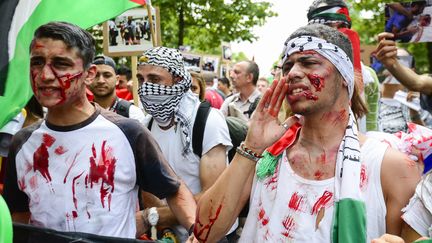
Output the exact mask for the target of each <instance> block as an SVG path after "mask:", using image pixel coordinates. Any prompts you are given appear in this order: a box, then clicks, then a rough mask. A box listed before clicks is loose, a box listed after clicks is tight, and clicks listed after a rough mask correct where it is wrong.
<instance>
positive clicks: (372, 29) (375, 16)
mask: <svg viewBox="0 0 432 243" xmlns="http://www.w3.org/2000/svg"><path fill="white" fill-rule="evenodd" d="M346 2H347V3H348V4H349V5H350V16H351V20H352V23H353V25H352V28H353V29H354V30H356V31H357V32H358V33H359V35H360V40H361V43H364V44H374V45H375V44H377V35H378V34H379V33H381V32H383V31H384V25H385V19H384V17H385V16H384V8H385V4H386V3H393V2H397V1H395V0H361V1H359V0H346ZM369 14H370V15H371V17H370V18H364V16H365V15H369ZM399 45H400V46H401V47H403V48H406V49H407V50H408V51H409V52H411V54H412V55H413V56H414V57H415V60H416V68H417V71H419V72H420V73H430V72H431V71H432V44H431V43H410V44H399Z"/></svg>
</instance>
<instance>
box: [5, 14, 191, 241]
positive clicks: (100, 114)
mask: <svg viewBox="0 0 432 243" xmlns="http://www.w3.org/2000/svg"><path fill="white" fill-rule="evenodd" d="M94 53H95V48H94V40H93V37H92V36H91V35H90V33H88V32H87V31H85V30H83V29H81V28H80V27H78V26H76V25H73V24H69V23H65V22H51V23H48V24H45V25H42V26H41V27H39V28H38V29H37V30H36V32H35V35H34V38H33V41H32V43H31V46H30V58H31V59H30V74H31V85H32V89H33V93H34V95H35V97H36V99H37V100H38V101H39V103H40V104H41V105H42V106H44V107H47V109H48V113H47V116H46V118H45V119H44V120H43V121H41V122H37V123H35V124H34V125H32V126H29V127H26V128H24V129H22V130H21V131H19V132H18V133H17V134H16V135H15V136H14V138H13V141H12V145H11V148H10V153H9V156H8V164H7V168H6V177H5V186H4V194H3V195H4V198H5V200H6V202H7V204H8V206H9V208H10V210H11V213H12V219H13V220H14V221H15V222H21V223H30V224H32V225H36V226H40V227H45V228H50V229H54V230H58V231H74V232H85V233H92V234H98V235H103V236H112V237H122V238H135V237H136V229H137V227H136V221H135V210H136V207H137V203H138V197H137V195H138V189H139V188H140V189H142V190H145V191H149V192H151V193H154V194H155V195H157V196H158V197H160V198H166V199H167V202H168V204H169V205H170V206H171V207H172V208H173V209H174V210H175V212H176V215H177V216H178V220H179V221H180V222H181V224H182V225H184V226H185V227H190V226H191V225H192V224H193V220H194V212H195V210H196V205H195V201H194V200H193V197H192V194H191V193H190V191H189V190H188V189H187V187H186V186H185V185H184V183H183V182H182V181H181V180H179V179H178V177H177V176H176V175H175V173H174V172H173V170H172V169H171V167H170V166H169V165H168V163H167V162H166V160H165V158H164V156H163V154H162V153H161V151H160V149H159V147H158V145H157V143H156V141H155V140H154V139H153V138H152V137H151V135H150V133H149V132H148V131H147V130H146V129H145V128H144V127H143V126H142V125H141V124H139V123H138V122H137V121H135V120H133V119H126V118H124V117H122V116H119V115H117V114H115V113H112V112H108V111H106V110H104V109H102V108H101V107H100V106H98V105H97V104H92V103H90V102H89V101H88V100H87V98H86V85H88V84H89V83H90V82H91V80H92V79H93V78H94V77H95V75H96V66H95V65H92V64H91V62H92V60H93V57H94Z"/></svg>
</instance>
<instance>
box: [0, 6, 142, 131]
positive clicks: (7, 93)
mask: <svg viewBox="0 0 432 243" xmlns="http://www.w3.org/2000/svg"><path fill="white" fill-rule="evenodd" d="M145 3H146V0H61V1H59V0H2V1H0V9H1V10H2V15H0V31H1V33H2V34H1V35H0V108H1V112H0V128H1V127H3V126H4V125H5V124H6V123H7V122H8V121H9V120H10V119H12V118H13V117H14V116H16V115H17V114H18V113H19V112H20V111H21V109H22V108H23V107H24V106H25V105H26V103H27V101H28V100H29V99H30V97H31V95H32V90H31V87H30V80H29V79H30V67H29V64H30V57H29V45H30V42H31V40H32V38H33V33H34V31H35V30H36V29H37V28H38V27H39V26H41V25H43V24H46V23H48V22H50V21H66V22H70V23H74V24H76V25H78V26H80V27H81V28H83V29H87V28H89V27H91V26H93V25H96V24H99V23H102V22H104V21H106V20H108V19H110V18H113V17H116V16H118V15H120V14H121V13H123V12H124V11H126V10H128V9H131V8H134V7H138V6H140V5H144V4H145Z"/></svg>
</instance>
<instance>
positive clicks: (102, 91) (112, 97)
mask: <svg viewBox="0 0 432 243" xmlns="http://www.w3.org/2000/svg"><path fill="white" fill-rule="evenodd" d="M93 64H94V65H96V69H97V70H96V71H97V72H96V77H95V78H94V79H93V81H92V82H91V83H90V85H88V87H89V89H90V90H91V92H92V93H93V95H94V99H93V101H94V102H96V103H98V104H99V105H100V106H101V107H102V108H104V109H107V110H110V111H113V112H115V113H117V114H119V115H122V116H124V117H128V118H132V119H136V120H138V121H139V122H140V123H143V122H144V113H143V111H142V110H141V109H140V108H138V107H137V106H135V105H133V104H132V103H131V102H129V101H127V100H124V99H121V98H119V97H117V95H116V92H115V90H116V89H115V86H116V81H117V75H116V73H115V70H116V66H115V63H114V60H113V59H112V58H111V57H107V56H97V57H95V59H94V60H93Z"/></svg>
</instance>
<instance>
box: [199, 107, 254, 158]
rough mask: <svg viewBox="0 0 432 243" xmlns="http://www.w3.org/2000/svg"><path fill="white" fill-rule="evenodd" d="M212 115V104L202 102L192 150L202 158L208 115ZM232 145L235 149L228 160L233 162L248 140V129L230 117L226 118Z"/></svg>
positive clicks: (244, 124) (230, 151)
mask: <svg viewBox="0 0 432 243" xmlns="http://www.w3.org/2000/svg"><path fill="white" fill-rule="evenodd" d="M209 113H210V103H208V102H206V101H204V102H201V104H200V106H199V108H198V111H197V115H196V118H195V124H194V127H193V132H192V134H193V136H192V149H193V151H194V153H195V154H196V155H198V156H199V157H201V154H202V141H203V138H204V129H205V125H206V123H207V118H208V114H209ZM225 120H226V123H227V126H228V131H229V135H230V138H231V143H232V145H233V147H232V148H231V149H230V150H229V151H228V160H229V161H230V162H231V160H232V158H233V157H234V155H235V153H236V148H237V147H238V146H240V143H241V142H243V141H244V140H245V138H246V134H247V131H248V127H247V125H246V123H245V122H244V121H243V120H242V119H240V118H237V117H231V116H228V117H226V118H225Z"/></svg>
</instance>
